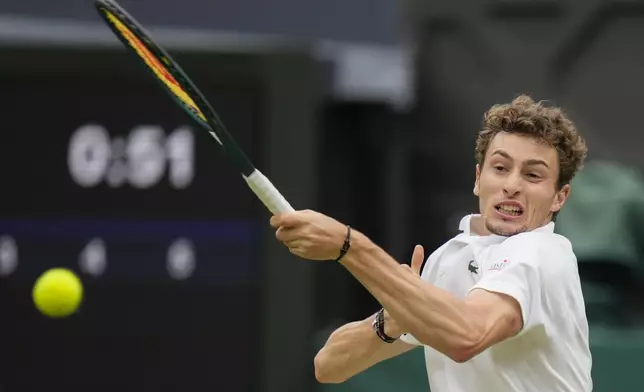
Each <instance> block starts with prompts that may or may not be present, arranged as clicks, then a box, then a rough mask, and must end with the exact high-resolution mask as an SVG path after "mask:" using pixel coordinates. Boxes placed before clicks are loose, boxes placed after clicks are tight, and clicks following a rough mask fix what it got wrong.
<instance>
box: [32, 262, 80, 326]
mask: <svg viewBox="0 0 644 392" xmlns="http://www.w3.org/2000/svg"><path fill="white" fill-rule="evenodd" d="M31 294H32V297H33V301H34V304H36V308H38V310H39V311H40V312H41V313H43V314H44V315H45V316H48V317H53V318H59V317H66V316H69V315H71V314H72V313H74V312H76V310H78V307H79V306H80V303H81V301H82V299H83V284H82V283H81V281H80V279H79V278H78V276H76V274H74V273H73V272H72V271H70V270H68V269H65V268H52V269H50V270H47V271H45V272H44V273H43V274H42V275H40V277H38V279H37V280H36V283H35V284H34V287H33V290H32V293H31Z"/></svg>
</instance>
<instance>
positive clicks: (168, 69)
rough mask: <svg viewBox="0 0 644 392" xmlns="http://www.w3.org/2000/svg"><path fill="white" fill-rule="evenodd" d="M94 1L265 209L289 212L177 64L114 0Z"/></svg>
mask: <svg viewBox="0 0 644 392" xmlns="http://www.w3.org/2000/svg"><path fill="white" fill-rule="evenodd" d="M94 3H95V5H96V8H97V10H98V12H99V14H100V15H101V17H102V18H103V19H104V20H105V22H106V23H107V25H108V26H109V27H110V28H111V29H112V31H113V32H114V34H116V36H117V37H118V38H119V39H120V40H121V42H122V43H123V44H124V45H125V46H126V47H128V48H129V49H131V50H132V51H133V52H134V53H135V54H136V55H137V57H138V58H139V60H141V63H142V64H145V66H146V68H147V69H148V70H149V71H150V73H151V75H153V76H154V78H155V79H156V80H157V81H159V83H160V84H161V86H162V87H163V88H164V89H165V90H166V91H167V92H168V94H170V96H171V97H172V98H173V99H174V101H175V102H176V103H177V104H178V105H179V106H181V107H182V108H183V109H184V110H185V111H186V112H187V113H188V114H189V115H190V116H191V117H192V118H193V119H194V120H195V121H196V122H197V123H198V124H199V125H201V127H203V128H204V129H205V130H206V131H208V133H209V134H210V135H211V136H212V137H213V138H214V139H215V140H216V141H217V143H218V144H219V146H220V147H221V148H222V149H223V150H224V152H225V153H226V154H227V156H228V157H229V158H230V159H231V160H232V162H233V163H234V164H235V165H236V166H237V169H239V171H240V172H241V174H242V176H243V178H244V180H246V183H247V184H248V186H249V187H250V189H252V190H253V192H254V193H255V195H257V197H258V198H259V199H260V200H261V201H262V203H264V205H265V206H266V207H267V208H268V209H269V211H270V212H271V213H273V214H277V213H281V212H289V211H293V207H291V205H290V204H289V203H288V201H286V199H285V198H284V196H282V194H281V193H280V192H279V191H278V190H277V188H275V186H274V185H273V184H272V183H271V182H270V180H269V179H268V178H266V176H264V175H263V174H262V173H261V172H260V171H259V170H257V169H256V168H255V166H254V165H253V164H252V163H251V161H250V160H249V159H248V158H247V157H246V155H245V154H244V152H243V151H242V150H241V148H240V147H239V146H238V145H237V142H235V140H234V139H233V137H232V136H231V135H230V134H229V133H228V131H227V130H226V127H224V124H223V123H222V122H221V120H220V119H219V116H217V113H216V112H215V111H214V109H213V108H212V106H210V104H209V103H208V101H206V98H204V96H203V94H202V93H201V92H200V91H199V90H198V89H197V87H196V86H195V85H194V83H192V81H191V80H190V79H189V78H188V75H186V73H185V72H184V71H183V70H182V69H181V68H180V67H179V64H177V63H176V62H175V61H174V60H173V59H172V58H171V57H170V56H169V55H168V54H167V53H166V52H165V51H164V50H163V49H162V48H161V47H160V46H159V45H157V44H156V43H155V42H154V41H153V40H152V37H150V35H149V34H148V33H147V32H146V31H145V30H144V29H143V27H142V26H141V25H140V24H139V23H138V22H137V21H136V20H134V18H132V17H131V16H130V15H129V14H128V13H127V12H126V11H125V10H124V9H123V8H122V7H121V6H119V5H118V4H117V3H116V2H114V1H113V0H95V2H94Z"/></svg>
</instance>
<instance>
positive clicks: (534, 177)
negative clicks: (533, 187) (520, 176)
mask: <svg viewBox="0 0 644 392" xmlns="http://www.w3.org/2000/svg"><path fill="white" fill-rule="evenodd" d="M528 178H530V179H533V180H538V179H539V178H541V176H539V175H538V174H537V173H528Z"/></svg>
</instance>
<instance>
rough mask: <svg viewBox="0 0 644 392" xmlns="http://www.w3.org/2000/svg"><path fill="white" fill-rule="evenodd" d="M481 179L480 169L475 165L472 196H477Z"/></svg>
mask: <svg viewBox="0 0 644 392" xmlns="http://www.w3.org/2000/svg"><path fill="white" fill-rule="evenodd" d="M480 179H481V167H480V166H479V165H478V164H477V165H476V180H474V196H478V195H479V182H480Z"/></svg>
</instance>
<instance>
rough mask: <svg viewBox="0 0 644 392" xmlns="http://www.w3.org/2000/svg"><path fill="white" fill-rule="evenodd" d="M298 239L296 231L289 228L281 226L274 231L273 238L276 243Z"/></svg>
mask: <svg viewBox="0 0 644 392" xmlns="http://www.w3.org/2000/svg"><path fill="white" fill-rule="evenodd" d="M298 237H299V235H298V233H297V230H296V229H294V228H291V227H284V226H281V227H280V228H278V229H277V231H275V238H277V240H278V241H281V242H284V243H287V242H291V241H294V240H296V239H297V238H298Z"/></svg>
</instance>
